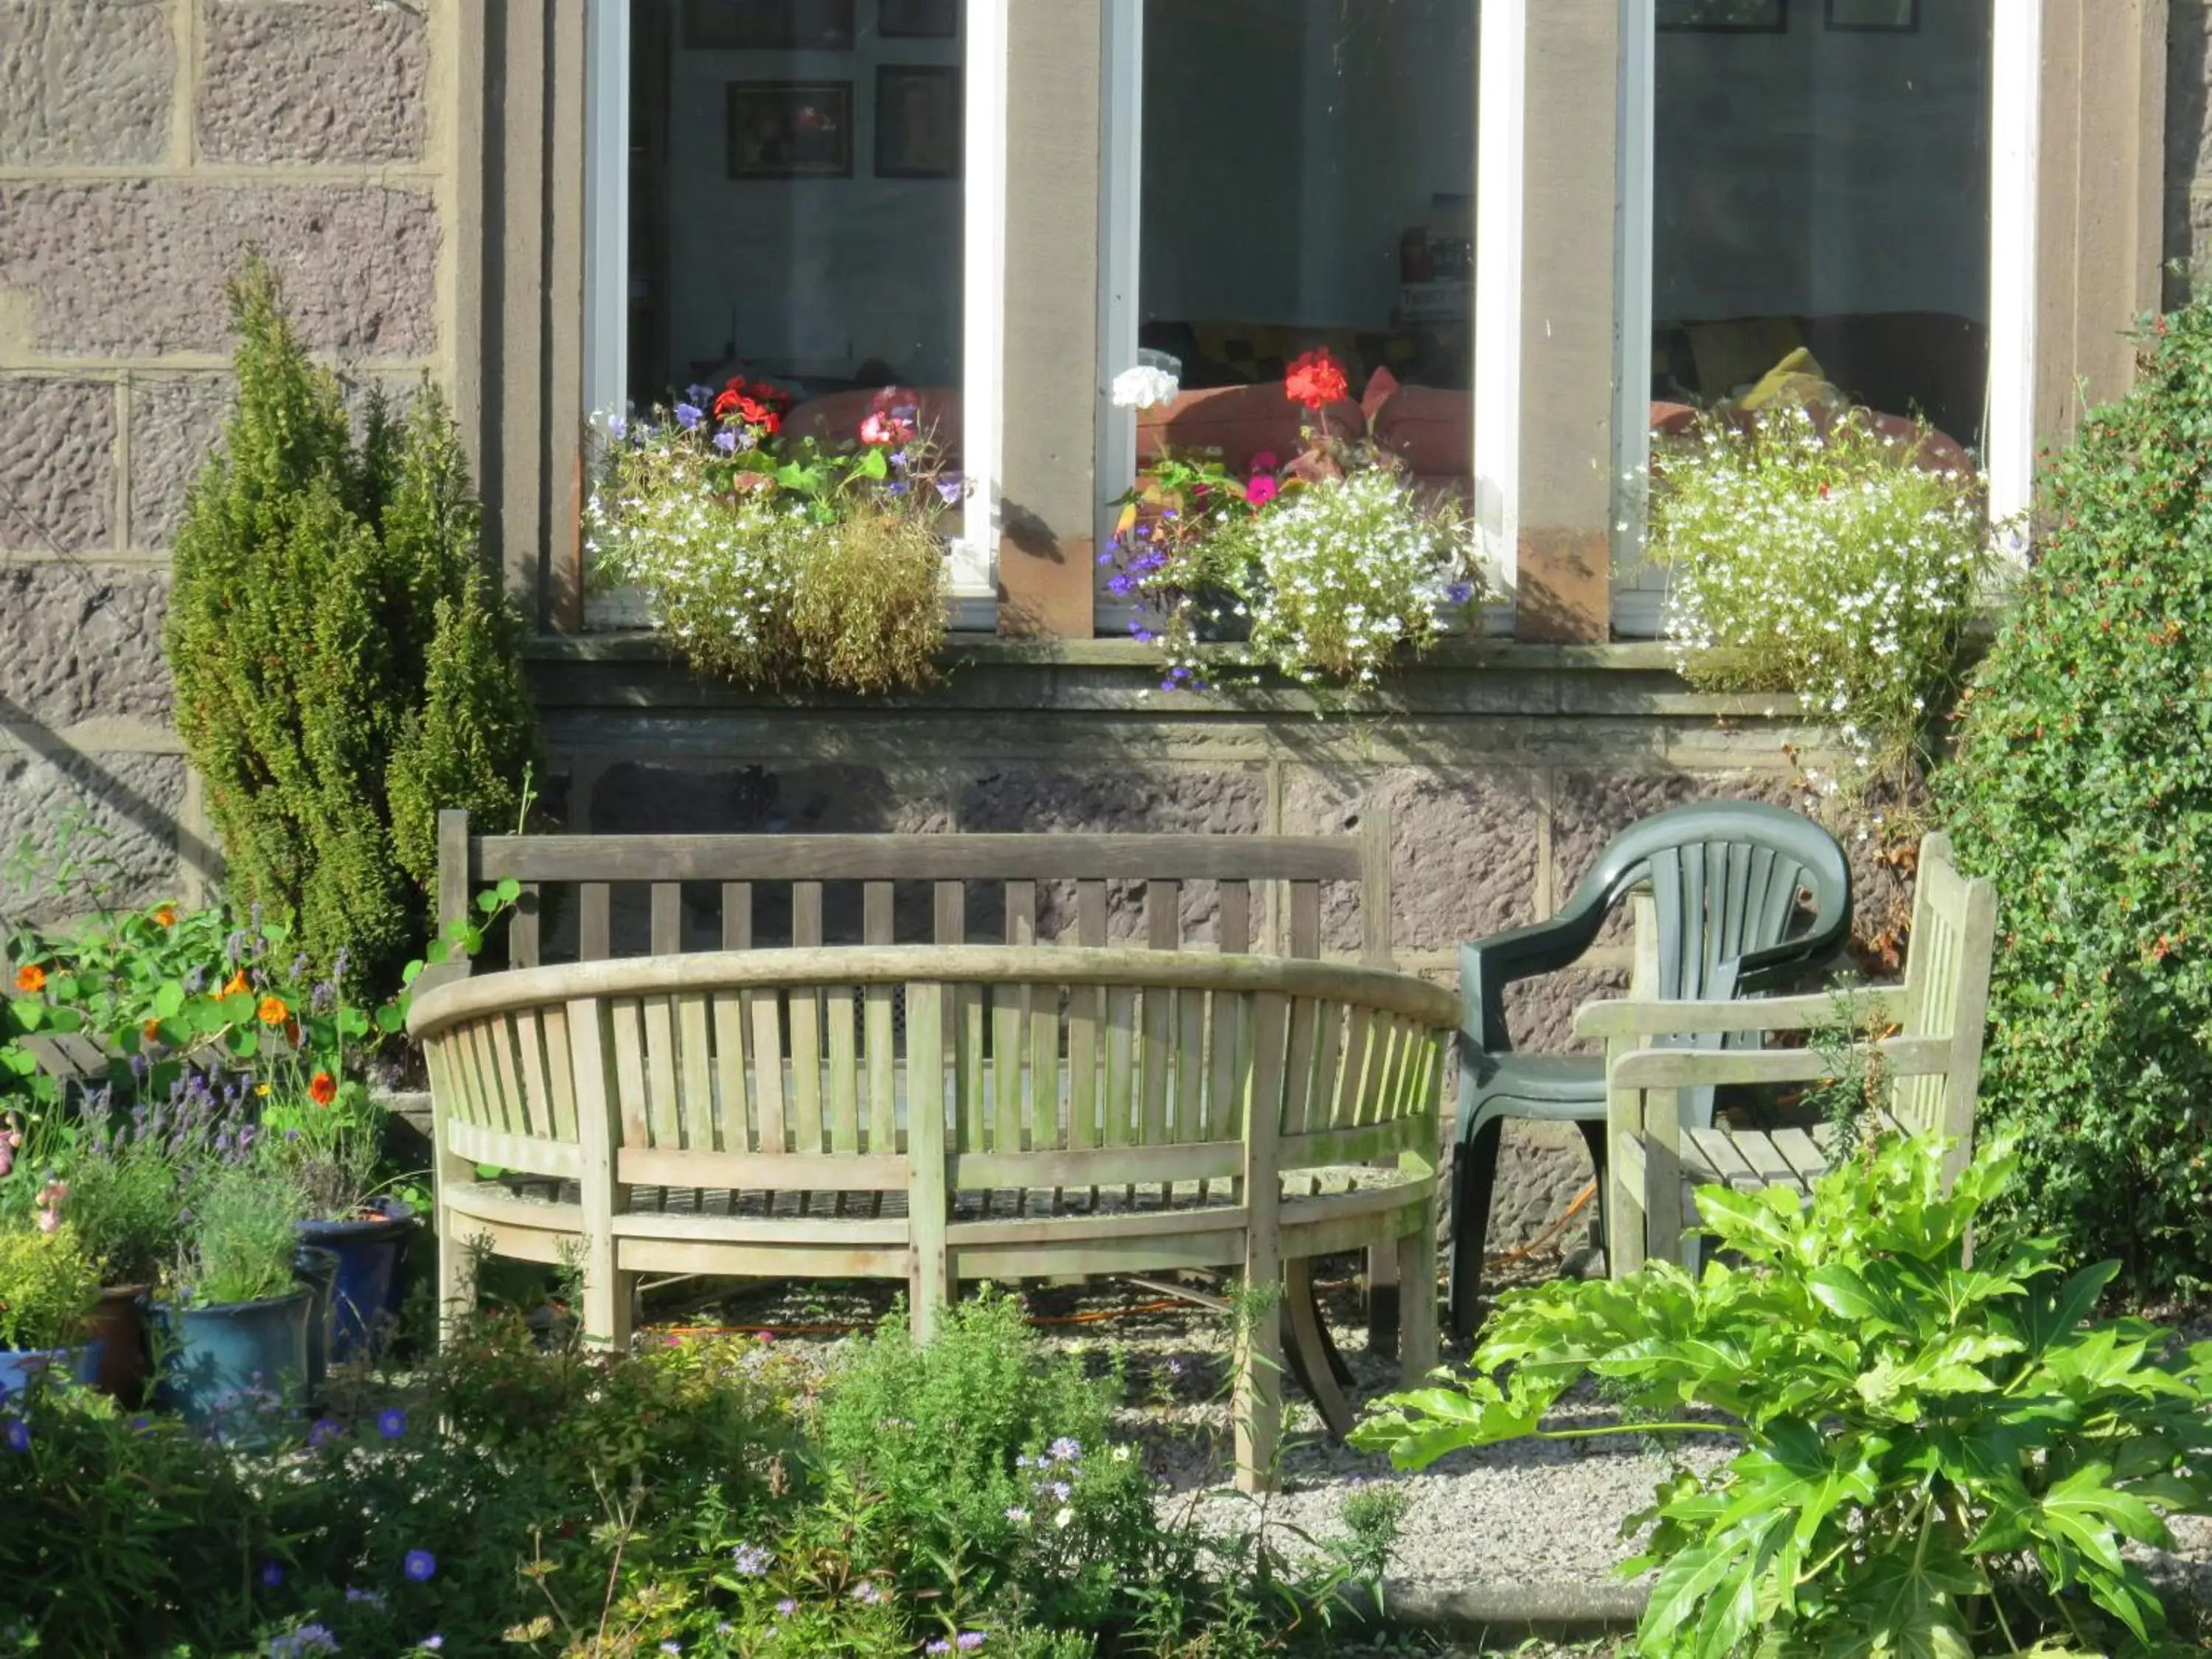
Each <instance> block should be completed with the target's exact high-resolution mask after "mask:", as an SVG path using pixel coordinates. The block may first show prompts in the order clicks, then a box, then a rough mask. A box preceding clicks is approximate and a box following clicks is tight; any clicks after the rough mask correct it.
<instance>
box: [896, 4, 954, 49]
mask: <svg viewBox="0 0 2212 1659" xmlns="http://www.w3.org/2000/svg"><path fill="white" fill-rule="evenodd" d="M879 4H880V6H881V8H882V9H880V10H879V11H878V13H877V15H876V27H877V28H878V31H879V32H880V33H882V35H883V37H884V39H885V40H956V39H957V38H958V36H959V33H960V0H879Z"/></svg>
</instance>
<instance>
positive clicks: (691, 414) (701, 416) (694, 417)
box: [676, 404, 707, 432]
mask: <svg viewBox="0 0 2212 1659" xmlns="http://www.w3.org/2000/svg"><path fill="white" fill-rule="evenodd" d="M706 418H707V411H706V410H703V409H702V408H700V407H699V405H698V404H677V405H676V424H677V425H678V426H680V427H682V428H684V430H685V431H686V432H689V431H690V430H691V428H694V427H696V426H697V425H698V424H699V422H702V421H703V420H705V419H706Z"/></svg>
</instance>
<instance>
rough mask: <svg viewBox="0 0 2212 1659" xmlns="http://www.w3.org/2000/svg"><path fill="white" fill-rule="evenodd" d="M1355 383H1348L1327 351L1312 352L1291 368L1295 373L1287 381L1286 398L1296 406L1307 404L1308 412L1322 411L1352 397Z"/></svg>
mask: <svg viewBox="0 0 2212 1659" xmlns="http://www.w3.org/2000/svg"><path fill="white" fill-rule="evenodd" d="M1351 391H1352V382H1351V381H1349V380H1346V379H1345V377H1344V370H1343V369H1342V368H1339V367H1338V365H1337V361H1336V359H1335V358H1334V357H1332V356H1329V355H1328V349H1327V348H1325V347H1324V348H1323V349H1321V350H1319V351H1309V352H1308V353H1306V355H1305V356H1303V357H1300V358H1298V359H1297V360H1296V361H1295V362H1292V363H1291V372H1290V373H1289V374H1287V375H1285V377H1284V380H1283V395H1284V396H1285V398H1289V399H1290V400H1291V402H1292V403H1294V404H1304V405H1305V406H1306V407H1307V408H1308V409H1320V408H1322V407H1323V406H1324V405H1326V404H1334V403H1340V402H1342V401H1343V400H1344V398H1346V397H1347V396H1349V395H1350V393H1351Z"/></svg>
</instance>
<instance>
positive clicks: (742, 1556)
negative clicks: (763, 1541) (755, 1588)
mask: <svg viewBox="0 0 2212 1659" xmlns="http://www.w3.org/2000/svg"><path fill="white" fill-rule="evenodd" d="M730 1559H731V1564H732V1565H733V1566H735V1567H736V1568H737V1570H738V1572H739V1573H740V1574H741V1575H742V1576H744V1577H747V1578H758V1577H761V1576H762V1575H763V1574H764V1573H766V1572H767V1571H768V1570H769V1565H771V1564H772V1563H773V1562H774V1561H775V1556H774V1555H772V1554H770V1553H769V1552H768V1551H767V1550H764V1549H763V1548H762V1547H760V1546H759V1545H758V1544H740V1545H738V1547H737V1548H736V1549H735V1550H733V1551H732V1552H731V1555H730Z"/></svg>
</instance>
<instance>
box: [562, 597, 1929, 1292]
mask: <svg viewBox="0 0 2212 1659" xmlns="http://www.w3.org/2000/svg"><path fill="white" fill-rule="evenodd" d="M1147 656H1148V653H1146V652H1145V651H1144V650H1143V649H1142V648H1141V647H1135V646H1133V645H1130V644H1128V643H1127V642H1115V641H1096V642H1092V643H1090V644H1085V645H1071V646H1062V647H1043V646H1016V645H1012V644H1000V645H992V646H981V647H969V648H968V649H967V650H966V651H965V652H964V653H962V659H961V661H960V662H959V663H958V664H957V665H956V667H955V668H954V670H953V671H952V673H951V677H950V678H949V679H948V681H947V682H946V683H945V684H944V685H942V686H941V687H939V688H938V689H937V690H933V691H931V692H929V693H927V694H925V695H921V696H908V697H901V698H896V699H891V700H889V701H887V702H872V703H867V704H862V703H858V702H849V703H842V704H839V703H836V702H817V703H814V704H811V705H809V706H800V705H798V704H795V703H794V702H792V701H791V700H788V699H781V698H776V697H772V696H750V695H748V694H745V693H744V692H741V691H738V690H735V689H733V688H730V687H726V686H708V685H703V684H700V683H699V682H697V681H696V680H694V679H692V678H690V676H689V675H688V674H686V673H684V672H683V671H680V670H678V669H677V668H675V667H674V666H672V665H670V664H669V663H667V662H666V661H665V659H664V657H663V655H662V654H661V653H660V652H659V649H658V647H655V646H654V644H653V642H652V641H648V640H641V639H628V640H621V639H602V640H596V641H594V640H579V641H564V642H552V641H549V642H546V643H545V644H544V645H543V646H542V647H540V653H539V656H538V660H537V662H536V664H535V670H536V675H535V678H536V684H537V689H538V699H539V703H540V707H541V708H542V709H543V710H544V714H545V718H546V720H547V722H548V727H549V737H550V743H551V747H552V750H553V756H554V769H555V773H556V777H555V782H554V792H553V796H552V804H553V805H554V807H555V808H556V811H560V812H562V814H563V815H564V816H565V817H566V818H567V821H568V827H569V828H570V829H573V830H577V831H588V832H592V833H600V834H606V833H630V834H637V833H644V832H681V831H690V832H699V833H708V832H715V831H731V830H736V831H745V832H752V833H776V832H780V831H791V832H800V831H814V832H822V833H835V832H856V831H894V832H901V833H908V834H915V833H924V832H931V831H943V830H953V829H961V830H971V831H991V830H1030V831H1037V830H1042V831H1055V830H1064V831H1071V832H1073V831H1085V830H1089V831H1103V830H1134V831H1204V832H1220V833H1246V834H1252V833H1284V834H1323V835H1333V834H1342V833H1349V832H1352V831H1353V830H1356V829H1358V827H1359V825H1360V823H1361V821H1362V819H1363V817H1364V815H1365V814H1367V813H1368V812H1370V811H1372V810H1374V808H1375V806H1376V805H1377V804H1378V803H1380V804H1382V805H1387V807H1388V809H1389V813H1390V818H1391V828H1392V842H1393V858H1392V915H1391V933H1392V938H1393V940H1394V945H1395V951H1396V954H1397V957H1398V961H1399V963H1400V965H1401V966H1403V967H1406V968H1408V969H1413V970H1414V971H1418V972H1420V973H1422V974H1425V975H1431V976H1432V977H1435V978H1437V980H1439V981H1443V982H1445V983H1456V975H1457V971H1458V956H1457V948H1458V945H1460V943H1461V942H1462V941H1463V940H1466V939H1474V938H1478V937H1480V936H1482V935H1484V934H1487V933H1494V932H1496V931H1498V930H1499V929H1501V928H1505V927H1516V926H1519V925H1522V924H1524V923H1527V922H1531V921H1536V920H1538V919H1539V918H1541V917H1545V916H1548V915H1551V914H1552V912H1553V910H1554V909H1555V908H1557V906H1558V905H1559V902H1560V901H1561V900H1562V899H1564V897H1565V896H1566V894H1567V893H1568V892H1570V891H1571V890H1572V888H1573V886H1574V884H1575V883H1576V882H1577V880H1578V879H1580V878H1581V877H1582V875H1583V872H1585V871H1586V870H1587V869H1588V868H1589V866H1590V865H1591V864H1592V863H1593V862H1594V861H1595V858H1596V856H1597V854H1598V852H1599V850H1600V849H1601V848H1602V847H1603V846H1604V845H1605V843H1606V842H1607V840H1608V839H1609V838H1610V837H1611V836H1613V834H1614V833H1615V832H1616V831H1617V830H1619V829H1621V828H1623V827H1624V826H1626V824H1628V823H1631V822H1632V821H1633V820H1635V819H1637V818H1638V817H1644V816H1646V815H1647V814H1649V813H1650V812H1653V811H1658V810H1659V809H1661V808H1662V807H1666V806H1669V805H1678V804H1680V803H1682V802H1685V801H1689V800H1694V799H1714V798H1723V797H1735V798H1751V799H1760V800H1766V801H1772V802H1777V803H1779V804H1783V805H1793V806H1797V807H1800V808H1802V807H1804V806H1806V805H1809V804H1810V803H1809V798H1808V795H1807V794H1806V793H1805V791H1804V789H1803V787H1802V782H1801V775H1800V772H1799V762H1800V760H1801V759H1803V758H1810V759H1812V760H1813V762H1814V763H1815V764H1817V761H1818V751H1819V744H1820V733H1819V732H1817V731H1816V730H1814V729H1812V728H1810V727H1808V726H1804V725H1802V723H1800V722H1798V721H1797V720H1796V719H1795V718H1794V716H1795V712H1796V711H1795V706H1794V704H1793V702H1792V701H1791V700H1790V699H1788V698H1771V697H1756V698H1734V697H1719V696H1699V695H1694V694H1692V693H1689V692H1687V691H1686V690H1684V689H1683V687H1682V685H1681V683H1680V680H1678V679H1677V678H1675V677H1674V675H1673V674H1672V673H1671V672H1669V671H1668V669H1667V666H1666V654H1665V651H1664V649H1663V647H1654V646H1610V647H1535V646H1511V645H1504V644H1502V643H1501V644H1498V645H1494V646H1492V645H1460V646H1455V647H1451V648H1449V649H1448V650H1447V651H1446V652H1444V653H1442V654H1441V655H1440V657H1439V658H1438V659H1437V660H1436V661H1434V662H1433V663H1431V664H1430V665H1426V666H1424V667H1422V668H1419V669H1416V670H1413V671H1410V672H1408V673H1407V675H1406V676H1405V677H1404V678H1403V680H1402V682H1401V684H1399V685H1398V686H1396V687H1395V688H1393V689H1392V690H1391V691H1390V693H1389V695H1388V696H1386V697H1379V698H1375V699H1370V700H1367V701H1364V702H1355V703H1353V704H1352V705H1351V706H1349V707H1345V708H1339V709H1337V710H1335V711H1334V712H1332V713H1330V714H1328V715H1327V716H1326V717H1322V716H1321V715H1320V714H1317V713H1316V710H1315V708H1314V707H1313V705H1312V703H1311V702H1310V699H1309V698H1307V697H1306V696H1304V694H1302V693H1299V692H1296V691H1291V690H1282V691H1277V692H1271V693H1252V694H1246V695H1241V696H1240V695H1236V694H1222V695H1215V696H1186V695H1181V694H1178V695H1176V696H1173V697H1162V696H1159V695H1158V693H1157V692H1156V691H1154V690H1152V689H1151V688H1152V685H1153V684H1154V682H1155V681H1156V680H1157V678H1158V665H1157V663H1156V662H1151V661H1148V660H1147ZM1857 866H1858V880H1859V886H1860V889H1861V906H1862V909H1861V918H1862V922H1863V925H1868V926H1870V927H1879V926H1880V925H1881V922H1883V921H1886V920H1887V912H1888V909H1889V908H1890V907H1892V906H1893V905H1895V904H1896V903H1898V902H1899V900H1900V898H1901V897H1902V894H1901V892H1900V890H1899V888H1898V887H1897V885H1896V884H1895V883H1894V881H1893V878H1891V877H1890V875H1889V873H1888V872H1887V871H1884V870H1882V869H1880V868H1879V867H1877V866H1875V863H1874V862H1873V861H1872V860H1871V859H1869V858H1866V857H1861V858H1860V859H1858V860H1857ZM687 896H688V897H690V898H693V899H696V902H697V903H696V910H693V911H690V912H687V919H686V920H687V934H688V937H687V944H689V945H693V946H695V947H696V946H701V945H712V944H713V943H714V941H715V940H717V939H719V938H720V933H719V920H718V915H719V913H718V912H717V911H716V910H715V909H714V902H715V898H716V895H715V894H714V892H713V891H712V890H702V891H701V892H699V893H697V894H696V895H687ZM643 897H644V896H643V894H642V893H641V892H632V893H628V894H625V895H623V898H622V899H618V901H617V914H616V917H615V938H614V945H615V948H616V950H617V952H623V951H641V950H643V949H645V948H646V938H647V921H646V916H645V911H644V906H643ZM830 897H831V905H830V909H829V936H830V937H831V938H832V939H835V938H836V933H837V928H838V925H839V924H838V916H837V911H836V895H834V894H833V895H831V896H830ZM916 897H917V898H919V897H921V895H916ZM625 899H626V900H627V901H628V902H629V910H628V913H627V914H625V913H624V908H623V900H625ZM1116 900H1117V908H1118V909H1119V911H1120V914H1119V915H1117V916H1116V918H1115V933H1116V934H1117V935H1118V936H1127V937H1132V938H1133V937H1135V936H1137V934H1138V933H1139V927H1140V917H1139V894H1137V893H1135V892H1121V893H1117V894H1116ZM988 902H989V901H988V900H987V899H986V900H985V901H984V902H983V904H982V905H981V906H973V905H971V908H970V913H969V927H971V929H975V930H978V932H979V933H983V934H984V935H985V936H987V930H988V929H989V927H991V925H992V924H991V920H990V916H989V915H988V913H987V905H988ZM1186 923H1187V927H1189V929H1190V936H1191V937H1194V938H1198V939H1206V938H1210V937H1211V935H1210V934H1209V933H1206V927H1208V926H1209V925H1210V924H1209V923H1208V922H1207V921H1205V920H1204V918H1203V917H1200V916H1196V915H1194V913H1187V915H1186ZM1323 924H1324V944H1325V947H1326V948H1328V949H1330V950H1332V951H1338V952H1341V953H1343V954H1346V955H1352V954H1355V953H1356V952H1357V951H1358V945H1359V931H1358V917H1357V915H1356V912H1355V910H1354V908H1353V904H1352V896H1351V895H1349V894H1348V893H1346V894H1335V895H1331V896H1328V897H1326V898H1325V900H1324V911H1323ZM555 925H556V927H557V926H558V924H557V922H556V923H555ZM776 925H777V924H776V923H775V921H774V920H773V919H771V918H769V916H768V915H766V914H765V912H763V913H761V914H759V915H757V917H756V927H757V933H756V937H757V939H758V940H759V942H762V943H775V942H777V940H778V939H779V938H780V937H781V936H780V935H779V934H778V933H776V931H775V928H776ZM904 925H905V927H906V928H907V930H908V931H907V932H906V933H902V938H907V937H911V938H914V939H925V938H927V937H928V933H927V927H928V925H929V921H928V913H927V908H926V906H925V905H920V904H917V905H916V906H915V909H914V912H913V915H912V918H911V919H910V920H909V921H907V922H906V923H905V924H904ZM1042 925H1043V927H1044V929H1045V931H1046V932H1047V933H1050V932H1051V931H1053V923H1052V920H1051V918H1050V916H1049V915H1048V916H1047V917H1046V918H1045V919H1044V921H1043V923H1042ZM1256 927H1258V923H1257V922H1256V921H1255V928H1256ZM1260 937H1261V938H1262V939H1265V938H1266V934H1265V933H1264V932H1262V933H1261V934H1260ZM549 945H550V949H551V950H553V951H558V950H559V949H560V948H561V946H560V940H559V939H558V935H557V933H556V935H555V936H554V937H553V938H552V939H550V941H549ZM1627 955H1628V953H1627V949H1626V939H1625V936H1624V935H1623V934H1621V933H1620V932H1618V931H1616V933H1613V935H1611V936H1609V938H1608V939H1607V941H1606V942H1605V943H1604V945H1602V946H1601V949H1600V950H1599V951H1597V952H1595V954H1594V955H1593V956H1592V957H1590V958H1589V960H1588V962H1587V963H1585V964H1584V965H1583V967H1582V968H1580V969H1576V970H1574V971H1571V972H1568V973H1565V974H1561V975H1556V976H1554V977H1553V978H1550V979H1547V980H1545V981H1540V982H1538V983H1535V984H1533V985H1529V986H1525V987H1517V988H1516V991H1515V992H1514V994H1512V997H1511V1006H1510V1016H1511V1018H1512V1020H1513V1022H1514V1024H1515V1027H1516V1039H1517V1040H1518V1041H1520V1042H1522V1044H1523V1045H1524V1046H1527V1047H1531V1048H1539V1049H1547V1050H1554V1051H1557V1050H1564V1049H1566V1048H1571V1046H1572V1036H1571V1030H1570V1026H1571V1019H1572V1017H1573V1012H1574V1010H1575V1008H1576V1006H1577V1005H1578V1004H1579V1003H1581V1002H1582V1001H1583V1000H1587V999H1589V998H1590V997H1594V996H1600V995H1604V994H1608V993H1610V992H1613V991H1615V990H1617V989H1619V988H1620V987H1623V986H1625V983H1626V968H1627ZM1506 1159H1507V1162H1506V1164H1504V1167H1503V1170H1502V1172H1501V1184H1500V1201H1499V1212H1498V1216H1497V1218H1496V1220H1495V1223H1494V1231H1493V1233H1492V1241H1491V1242H1492V1248H1493V1249H1496V1248H1500V1247H1502V1246H1503V1245H1504V1244H1505V1243H1511V1242H1516V1241H1518V1240H1520V1239H1522V1238H1524V1237H1527V1236H1528V1235H1529V1234H1530V1233H1532V1232H1534V1231H1536V1230H1538V1229H1539V1228H1541V1226H1542V1225H1543V1224H1544V1222H1545V1221H1546V1220H1547V1218H1551V1217H1553V1216H1555V1215H1557V1214H1558V1213H1559V1212H1560V1211H1561V1210H1562V1209H1564V1208H1565V1204H1566V1203H1567V1202H1568V1201H1570V1200H1571V1199H1572V1197H1573V1196H1574V1194H1575V1193H1576V1191H1577V1189H1578V1188H1580V1187H1581V1186H1582V1185H1583V1182H1585V1181H1586V1180H1587V1179H1588V1178H1589V1166H1588V1163H1587V1160H1586V1158H1585V1156H1584V1154H1583V1149H1582V1145H1581V1141H1580V1139H1579V1137H1578V1136H1577V1135H1576V1134H1575V1133H1573V1132H1572V1131H1571V1130H1570V1131H1568V1132H1566V1133H1564V1134H1541V1133H1539V1134H1531V1135H1525V1136H1523V1135H1516V1137H1514V1139H1510V1140H1509V1144H1508V1151H1507V1153H1506Z"/></svg>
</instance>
